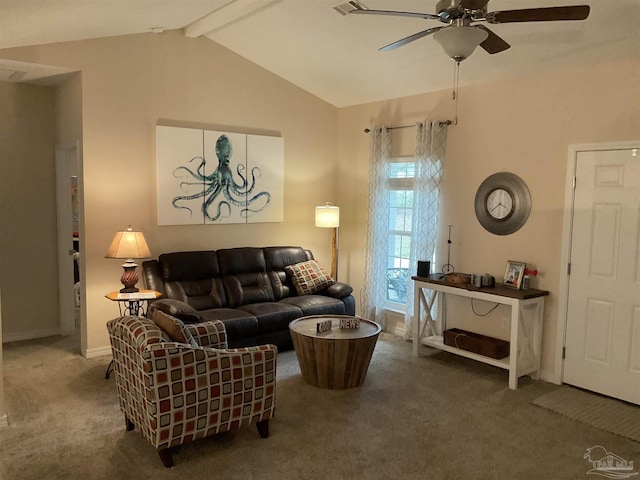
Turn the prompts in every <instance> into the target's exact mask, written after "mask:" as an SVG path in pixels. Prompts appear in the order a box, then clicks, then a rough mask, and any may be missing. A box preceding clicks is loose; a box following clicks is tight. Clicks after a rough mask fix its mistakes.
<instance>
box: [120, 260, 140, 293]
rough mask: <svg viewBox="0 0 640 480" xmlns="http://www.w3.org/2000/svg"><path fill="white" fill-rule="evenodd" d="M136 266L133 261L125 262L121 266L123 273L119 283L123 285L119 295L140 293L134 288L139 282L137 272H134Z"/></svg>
mask: <svg viewBox="0 0 640 480" xmlns="http://www.w3.org/2000/svg"><path fill="white" fill-rule="evenodd" d="M137 266H138V265H136V264H135V263H133V261H127V262H125V263H124V264H123V265H122V268H123V269H124V271H123V272H122V277H120V282H121V283H122V285H124V288H122V289H121V290H120V293H135V292H138V291H140V289H139V288H136V283H138V280H139V277H138V272H136V267H137Z"/></svg>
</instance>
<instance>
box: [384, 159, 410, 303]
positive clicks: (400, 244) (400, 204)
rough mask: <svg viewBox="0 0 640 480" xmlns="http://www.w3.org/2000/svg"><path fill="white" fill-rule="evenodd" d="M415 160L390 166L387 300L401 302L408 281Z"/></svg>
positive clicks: (404, 296)
mask: <svg viewBox="0 0 640 480" xmlns="http://www.w3.org/2000/svg"><path fill="white" fill-rule="evenodd" d="M414 177H415V162H414V161H413V159H412V160H411V161H409V162H398V161H394V162H392V163H391V165H390V170H389V184H390V187H391V190H390V194H389V195H390V196H389V205H390V208H389V237H388V238H389V252H388V257H387V300H389V301H391V302H398V303H401V304H404V303H405V302H406V299H407V287H408V284H409V253H410V249H411V221H412V218H413V178H414Z"/></svg>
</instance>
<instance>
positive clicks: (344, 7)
mask: <svg viewBox="0 0 640 480" xmlns="http://www.w3.org/2000/svg"><path fill="white" fill-rule="evenodd" d="M333 9H334V10H335V11H336V12H338V13H339V14H340V15H349V13H351V12H353V11H354V10H366V9H367V7H365V6H364V5H362V4H361V3H360V2H358V0H350V1H348V2H343V3H339V4H338V5H334V7H333Z"/></svg>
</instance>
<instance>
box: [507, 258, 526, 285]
mask: <svg viewBox="0 0 640 480" xmlns="http://www.w3.org/2000/svg"><path fill="white" fill-rule="evenodd" d="M526 266H527V264H526V263H523V262H514V261H513V260H509V261H508V262H507V269H506V270H505V272H504V286H505V287H509V288H520V285H522V278H523V277H524V269H525V268H526Z"/></svg>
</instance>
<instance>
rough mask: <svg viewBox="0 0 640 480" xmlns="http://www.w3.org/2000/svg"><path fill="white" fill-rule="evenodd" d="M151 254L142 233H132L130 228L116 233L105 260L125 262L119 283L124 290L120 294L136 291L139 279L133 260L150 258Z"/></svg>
mask: <svg viewBox="0 0 640 480" xmlns="http://www.w3.org/2000/svg"><path fill="white" fill-rule="evenodd" d="M150 257H151V252H150V251H149V247H148V246H147V241H146V240H145V239H144V235H143V234H142V232H134V231H133V229H132V228H131V226H129V228H127V229H126V230H125V231H120V232H117V233H116V235H115V237H113V241H112V242H111V245H110V246H109V250H107V254H106V255H105V258H126V259H127V260H126V262H124V263H123V264H122V268H123V271H122V277H120V282H121V283H122V285H124V288H122V289H121V290H120V292H121V293H134V292H137V291H138V288H137V287H136V283H138V280H139V277H138V273H137V272H136V268H137V267H138V265H136V264H135V263H134V261H133V259H134V258H150Z"/></svg>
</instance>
